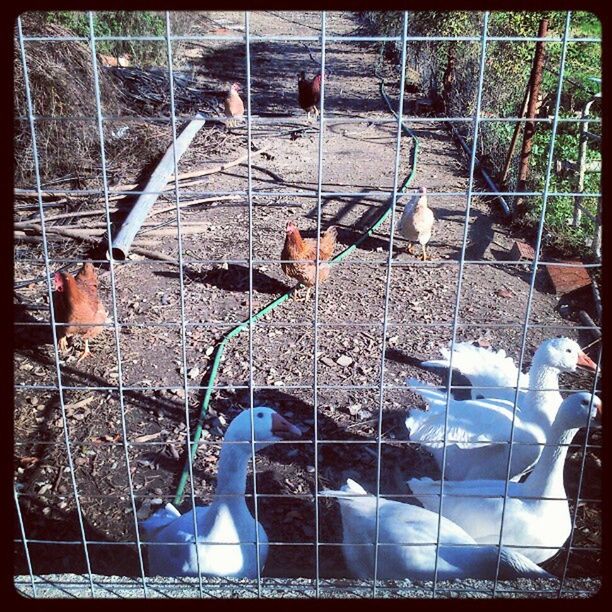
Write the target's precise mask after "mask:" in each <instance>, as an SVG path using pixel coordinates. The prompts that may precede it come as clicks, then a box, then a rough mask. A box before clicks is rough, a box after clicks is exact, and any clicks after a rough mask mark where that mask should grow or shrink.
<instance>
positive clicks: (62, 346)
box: [57, 336, 68, 353]
mask: <svg viewBox="0 0 612 612" xmlns="http://www.w3.org/2000/svg"><path fill="white" fill-rule="evenodd" d="M57 347H58V348H59V351H60V353H65V352H66V351H67V350H68V338H66V336H62V337H61V338H60V339H59V340H58V342H57Z"/></svg>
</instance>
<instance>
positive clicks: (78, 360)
mask: <svg viewBox="0 0 612 612" xmlns="http://www.w3.org/2000/svg"><path fill="white" fill-rule="evenodd" d="M88 355H91V351H90V350H89V340H88V339H87V338H85V350H84V351H83V354H82V355H81V356H80V357H79V358H78V359H77V363H80V362H81V361H83V359H85V357H87V356H88Z"/></svg>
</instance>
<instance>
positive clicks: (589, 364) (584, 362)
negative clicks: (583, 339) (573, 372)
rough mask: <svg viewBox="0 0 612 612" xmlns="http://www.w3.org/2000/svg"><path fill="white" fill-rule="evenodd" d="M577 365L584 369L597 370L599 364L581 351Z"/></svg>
mask: <svg viewBox="0 0 612 612" xmlns="http://www.w3.org/2000/svg"><path fill="white" fill-rule="evenodd" d="M576 365H577V366H578V367H579V368H583V369H584V370H588V371H589V372H595V370H597V364H596V363H595V362H594V361H593V360H592V359H591V358H590V357H589V356H588V355H587V354H586V353H583V352H582V351H580V352H579V353H578V361H577V362H576Z"/></svg>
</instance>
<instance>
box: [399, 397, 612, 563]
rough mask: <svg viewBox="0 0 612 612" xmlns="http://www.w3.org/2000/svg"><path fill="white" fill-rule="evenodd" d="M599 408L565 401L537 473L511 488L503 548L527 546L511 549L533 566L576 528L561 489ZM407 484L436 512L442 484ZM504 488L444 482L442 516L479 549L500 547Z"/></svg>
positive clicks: (597, 403) (494, 483)
mask: <svg viewBox="0 0 612 612" xmlns="http://www.w3.org/2000/svg"><path fill="white" fill-rule="evenodd" d="M601 409H602V403H601V400H600V399H599V398H598V397H597V396H592V395H591V394H590V393H574V394H573V395H570V396H569V397H568V398H567V399H565V400H564V401H563V403H562V404H561V407H560V408H559V411H558V413H557V417H556V418H555V421H554V423H553V425H552V428H551V430H550V436H549V439H548V444H547V446H546V447H545V448H544V450H543V452H542V454H541V456H540V458H539V460H538V462H537V464H536V466H535V468H534V469H533V472H532V473H531V474H530V475H529V476H528V477H527V479H526V480H525V482H522V483H518V482H511V483H509V486H508V498H507V501H506V506H505V511H504V523H503V525H504V527H503V540H502V544H503V545H506V546H513V547H514V546H524V547H525V548H513V550H516V551H518V552H520V553H522V554H523V555H525V556H526V557H528V558H529V559H531V560H532V561H533V562H535V563H542V562H544V561H546V560H547V559H550V558H551V557H552V556H553V555H554V554H556V553H557V552H558V550H559V549H560V548H561V547H562V546H563V544H564V543H565V541H566V540H567V538H568V537H569V535H570V532H571V527H572V521H571V518H570V511H569V505H568V502H567V496H566V493H565V487H564V484H563V466H564V463H565V457H566V455H567V451H568V446H567V445H568V444H569V443H570V442H571V441H572V439H573V437H574V435H575V434H576V432H577V431H578V429H579V428H580V427H585V426H586V425H587V422H588V421H589V419H590V418H594V417H595V416H596V415H597V414H600V413H601ZM408 485H409V487H410V489H411V490H412V492H413V493H414V495H415V496H416V497H417V498H418V499H419V501H420V502H421V503H422V504H423V505H424V506H425V508H428V509H430V510H435V511H438V509H439V502H440V481H433V480H431V479H429V478H419V479H416V478H415V479H412V480H409V481H408ZM505 485H506V482H505V481H503V480H465V481H461V482H445V483H444V492H443V500H442V514H443V516H445V517H447V518H449V519H450V520H452V521H453V522H455V523H456V524H457V525H459V526H460V527H462V528H463V529H465V530H466V531H467V532H468V533H469V534H470V535H471V536H472V537H473V538H474V539H475V540H476V541H477V542H479V543H480V544H498V543H499V538H500V529H501V518H502V510H503V507H504V499H503V498H504V492H505ZM542 498H545V499H542ZM533 546H536V547H538V548H531V547H533ZM539 547H544V548H539Z"/></svg>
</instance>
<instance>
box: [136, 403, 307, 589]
mask: <svg viewBox="0 0 612 612" xmlns="http://www.w3.org/2000/svg"><path fill="white" fill-rule="evenodd" d="M251 414H252V415H253V416H252V419H253V423H254V439H255V450H256V451H259V450H261V449H262V448H265V447H266V446H268V445H269V444H272V443H273V442H276V441H278V440H280V439H282V438H286V437H290V436H300V435H301V432H300V430H299V429H298V428H297V427H295V426H294V425H292V424H291V423H289V422H288V421H286V420H285V419H284V418H282V417H281V416H280V415H279V414H278V413H276V412H275V411H274V410H272V409H271V408H267V407H265V406H260V407H258V408H254V409H253V410H252V411H251V410H245V411H244V412H241V413H240V414H239V415H238V416H237V417H235V418H234V419H233V420H232V422H231V423H230V425H229V427H228V429H227V432H226V434H225V438H224V443H223V445H222V447H221V454H220V457H219V467H218V474H217V487H216V491H215V497H214V499H213V501H212V503H211V504H210V505H209V506H206V507H197V508H195V517H194V511H189V512H186V513H185V514H183V515H181V514H180V513H179V512H178V510H177V509H176V508H175V507H174V506H173V505H172V504H166V506H165V507H164V508H161V509H160V510H158V511H157V512H155V513H154V514H153V515H152V516H150V517H149V518H148V519H147V520H146V521H143V522H141V523H140V527H141V530H142V533H143V540H145V541H147V542H149V543H150V544H148V546H147V548H148V558H149V575H152V576H155V575H159V576H197V575H198V566H199V570H200V572H201V573H202V575H204V576H225V577H235V578H255V577H257V554H256V551H255V547H256V532H255V530H256V529H257V533H258V534H259V542H260V547H259V551H260V554H259V558H260V559H259V560H260V569H263V566H264V564H265V562H266V558H267V555H268V537H267V535H266V532H265V530H264V528H263V527H262V525H261V524H260V523H258V522H256V521H255V519H254V518H253V516H252V515H251V513H250V512H249V509H248V507H247V505H246V501H245V496H244V495H245V487H246V476H247V467H248V464H249V460H250V459H251V448H252V446H251V443H250V441H251V439H252V437H251ZM226 442H229V444H226ZM240 442H242V444H240ZM194 518H195V521H196V523H197V541H196V538H195V529H194ZM171 543H174V544H171ZM164 544H166V545H165V546H164Z"/></svg>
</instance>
